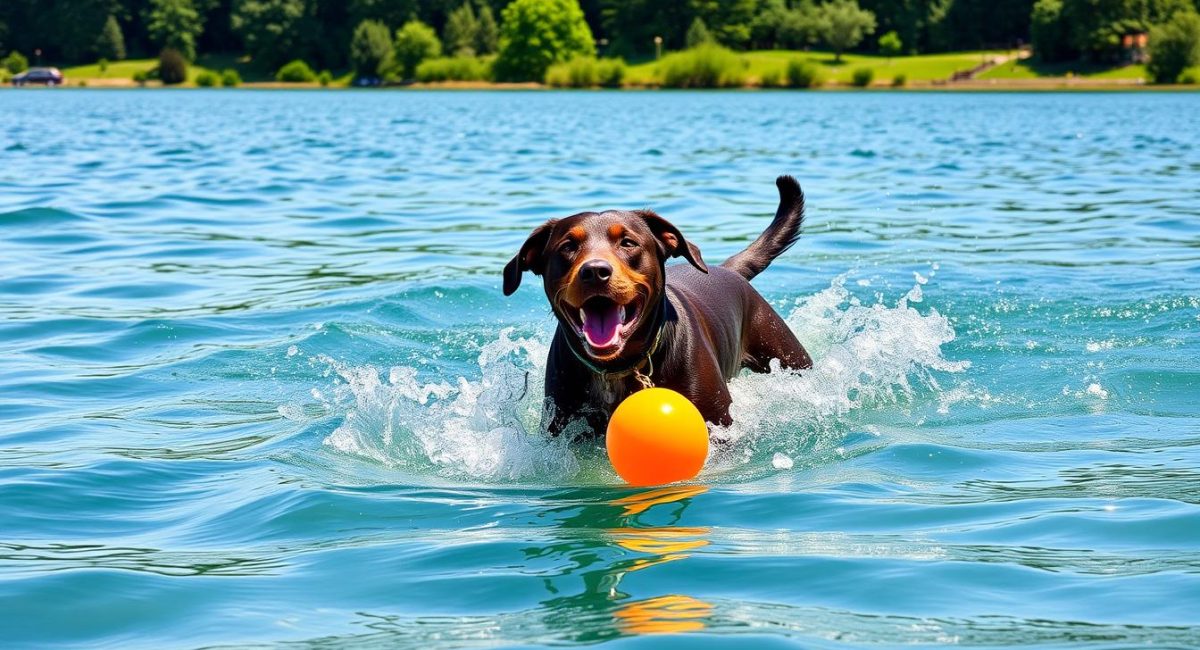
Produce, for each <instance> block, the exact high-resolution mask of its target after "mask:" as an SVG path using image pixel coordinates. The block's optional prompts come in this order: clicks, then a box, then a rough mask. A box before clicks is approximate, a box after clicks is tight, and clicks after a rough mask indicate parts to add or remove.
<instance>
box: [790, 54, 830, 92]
mask: <svg viewBox="0 0 1200 650" xmlns="http://www.w3.org/2000/svg"><path fill="white" fill-rule="evenodd" d="M823 82H824V80H823V79H822V78H821V68H820V67H818V66H817V65H816V64H815V63H809V62H808V61H805V60H804V59H792V60H791V61H788V64H787V84H788V85H789V86H791V87H792V88H816V87H817V86H820V85H821V84H822V83H823Z"/></svg>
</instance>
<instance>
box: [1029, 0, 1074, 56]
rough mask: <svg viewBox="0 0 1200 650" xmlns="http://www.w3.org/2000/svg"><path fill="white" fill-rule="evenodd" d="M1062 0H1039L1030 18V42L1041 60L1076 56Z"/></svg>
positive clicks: (1034, 53) (1034, 52)
mask: <svg viewBox="0 0 1200 650" xmlns="http://www.w3.org/2000/svg"><path fill="white" fill-rule="evenodd" d="M1062 7H1063V3H1062V0H1037V3H1036V4H1034V5H1033V13H1032V16H1031V18H1030V25H1029V31H1030V42H1031V43H1032V44H1033V55H1034V56H1036V57H1037V58H1038V60H1040V61H1044V62H1047V63H1052V62H1055V61H1065V60H1067V59H1070V58H1074V57H1075V56H1076V54H1077V53H1076V52H1075V51H1074V49H1073V48H1072V47H1071V38H1070V34H1069V30H1068V28H1067V24H1066V22H1064V21H1063V15H1062Z"/></svg>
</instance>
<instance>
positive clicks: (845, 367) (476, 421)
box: [281, 276, 970, 482]
mask: <svg viewBox="0 0 1200 650" xmlns="http://www.w3.org/2000/svg"><path fill="white" fill-rule="evenodd" d="M846 277H847V276H840V277H838V278H836V279H835V280H834V281H833V282H832V283H831V285H830V286H829V287H828V288H827V289H825V290H823V291H821V292H819V293H817V294H815V295H813V296H810V297H808V298H805V299H802V300H798V301H796V303H795V304H794V305H793V308H792V310H791V312H790V313H789V315H788V316H787V318H786V321H787V323H788V325H789V326H790V327H791V328H792V330H793V331H794V332H796V334H797V337H798V338H799V339H800V340H801V341H803V342H804V344H805V346H806V347H807V348H808V350H809V352H810V353H811V354H812V356H813V359H814V367H813V368H812V369H811V370H808V371H805V372H803V373H793V372H788V371H784V370H780V369H779V368H778V367H776V368H774V370H773V372H771V373H770V374H752V373H749V372H744V373H743V374H742V375H741V376H739V377H736V378H735V379H734V380H733V381H732V382H730V392H731V393H732V396H733V406H732V414H733V419H734V424H733V425H732V426H730V427H718V428H716V429H714V430H713V439H714V441H715V444H714V445H713V453H712V457H711V458H710V459H709V462H708V464H707V465H706V469H705V471H704V474H702V475H701V478H702V479H704V480H744V479H746V478H753V477H754V476H760V475H763V474H765V473H770V472H773V471H778V470H779V469H780V468H781V466H787V467H790V465H789V464H788V463H785V462H781V461H780V460H779V458H780V455H781V454H782V455H783V456H784V457H788V459H789V460H790V457H792V456H804V455H805V454H812V452H813V451H814V450H821V449H829V450H832V449H834V448H836V447H837V445H838V444H840V443H841V441H842V440H843V439H844V438H845V436H846V434H847V433H849V432H851V431H853V430H854V429H855V427H856V426H859V427H860V428H861V427H862V426H863V425H862V422H861V419H860V418H858V417H856V416H858V415H860V414H865V413H868V412H870V411H872V410H875V409H879V408H884V407H888V406H891V405H896V404H900V403H904V402H911V401H912V400H914V399H919V398H920V397H921V396H922V395H928V396H930V398H931V399H930V402H931V403H934V404H935V405H936V403H937V402H938V399H939V398H938V395H940V394H941V393H943V392H946V391H947V390H954V391H957V393H961V392H962V390H963V389H962V387H949V389H944V388H943V387H942V385H941V381H940V380H939V377H940V376H953V375H955V374H957V373H962V372H963V371H965V370H966V369H967V368H968V367H969V365H970V364H969V363H968V362H966V361H952V360H948V359H947V358H946V357H945V356H944V354H943V351H942V346H943V345H945V344H946V343H949V342H950V341H952V340H954V338H955V332H954V329H953V327H952V326H951V323H950V321H949V320H948V319H947V318H945V317H944V316H942V315H941V314H939V313H938V312H937V310H936V309H932V308H930V309H928V310H926V311H925V312H924V313H922V312H921V311H918V310H917V309H916V308H915V307H914V306H913V303H915V302H919V301H920V300H921V294H920V292H921V285H920V284H917V285H914V287H913V289H912V290H910V291H909V292H908V293H907V294H905V295H904V296H903V297H902V298H900V299H899V300H898V301H897V302H896V303H895V304H893V305H888V304H885V303H884V302H883V301H882V299H881V298H880V299H878V301H877V302H876V303H874V304H864V303H863V302H862V301H861V300H860V299H859V298H858V297H856V296H854V295H853V294H851V292H850V291H849V290H847V289H846V287H845V281H846ZM513 331H514V330H513V329H512V328H509V329H505V330H503V331H501V332H500V334H499V337H498V338H497V339H496V340H494V341H491V342H488V343H487V344H485V345H484V346H483V347H482V351H481V353H480V355H479V358H478V365H479V369H480V377H479V378H478V379H468V378H466V377H458V378H457V380H456V381H455V382H454V383H451V382H449V381H446V380H445V379H436V380H434V381H423V380H422V379H421V378H420V377H419V372H418V369H417V368H415V367H411V366H397V367H394V368H391V369H390V370H387V371H386V372H385V371H381V370H380V369H378V368H376V367H374V366H370V365H364V366H352V365H347V364H345V363H342V362H340V361H337V360H335V359H332V358H329V357H327V356H318V357H317V359H318V361H319V362H320V363H323V364H326V365H327V367H328V368H329V369H330V370H331V371H332V372H333V373H335V374H336V375H337V379H336V381H335V385H334V387H333V388H332V389H331V390H330V391H329V392H328V394H326V392H322V391H321V390H319V389H314V390H313V394H314V397H316V398H317V399H319V400H320V401H322V402H325V409H324V410H325V411H326V412H330V413H334V414H335V415H336V414H340V416H341V417H342V420H341V423H340V425H339V426H338V427H337V428H336V429H335V430H334V431H333V432H332V433H331V434H329V435H328V436H327V437H326V439H325V444H326V445H327V446H328V447H330V448H332V449H335V450H337V451H338V452H341V453H344V454H349V455H352V456H356V457H360V458H363V459H367V460H369V461H372V462H375V463H379V464H382V465H384V466H387V467H391V468H398V469H404V470H406V471H411V472H416V473H423V474H428V473H431V472H432V473H434V474H436V475H438V476H441V477H445V478H453V479H470V480H482V481H506V480H523V481H529V480H537V481H549V482H557V481H564V480H576V481H578V480H581V479H583V480H597V481H600V482H610V481H615V477H613V475H612V474H611V473H610V472H609V471H608V470H607V468H606V467H604V463H603V462H600V461H597V458H598V456H597V454H599V453H600V452H598V451H597V450H595V449H586V448H580V446H570V445H568V444H567V443H566V442H565V441H564V440H562V439H551V438H548V437H546V436H544V435H542V434H541V432H540V428H539V426H540V425H539V420H540V415H541V406H542V394H543V386H542V378H543V376H544V372H545V359H546V352H547V350H548V343H547V342H546V341H543V340H539V339H538V338H522V337H515V336H514V334H513ZM957 393H956V394H957ZM294 411H295V408H294V406H284V407H281V413H284V414H285V415H286V414H287V413H290V412H294ZM601 460H602V459H601ZM797 464H798V465H799V466H800V467H804V466H805V465H804V463H803V462H800V463H797Z"/></svg>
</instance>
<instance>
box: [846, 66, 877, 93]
mask: <svg viewBox="0 0 1200 650" xmlns="http://www.w3.org/2000/svg"><path fill="white" fill-rule="evenodd" d="M874 79H875V71H874V70H872V69H871V68H855V69H854V72H852V73H851V74H850V83H852V84H854V85H855V86H858V87H859V88H866V87H867V86H870V85H871V81H872V80H874Z"/></svg>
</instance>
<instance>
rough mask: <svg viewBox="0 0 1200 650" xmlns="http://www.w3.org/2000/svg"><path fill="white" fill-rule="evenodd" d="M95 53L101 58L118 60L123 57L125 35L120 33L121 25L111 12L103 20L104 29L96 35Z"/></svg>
mask: <svg viewBox="0 0 1200 650" xmlns="http://www.w3.org/2000/svg"><path fill="white" fill-rule="evenodd" d="M96 54H99V55H100V58H101V59H112V60H114V61H120V60H122V59H124V58H125V35H124V34H122V33H121V25H120V23H118V22H117V19H116V17H115V16H113V15H112V14H109V16H108V20H106V21H105V22H104V29H102V30H100V35H99V36H97V37H96Z"/></svg>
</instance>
